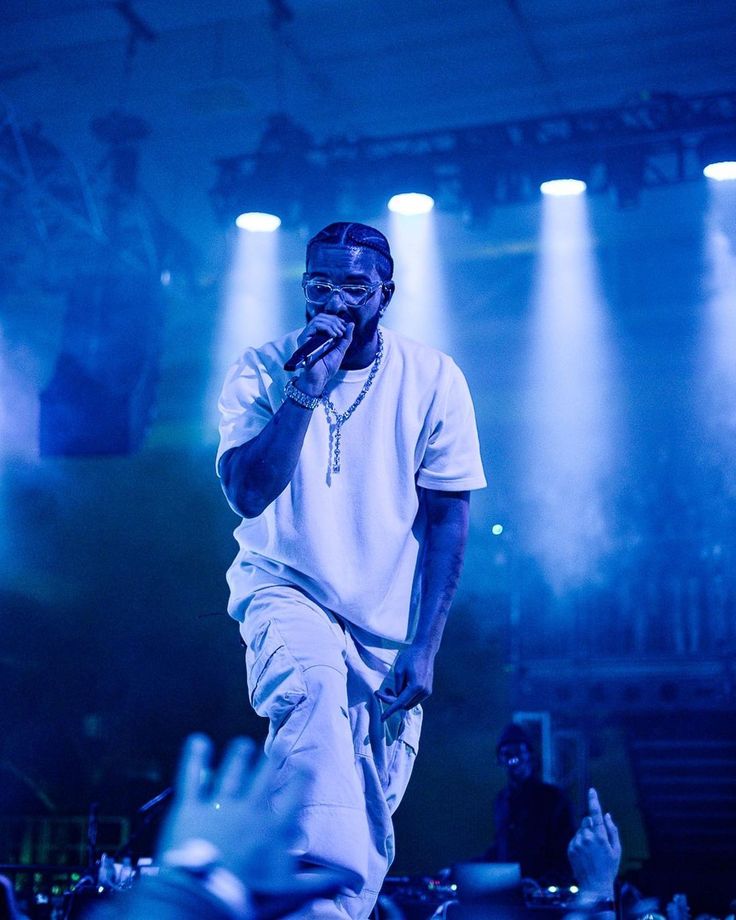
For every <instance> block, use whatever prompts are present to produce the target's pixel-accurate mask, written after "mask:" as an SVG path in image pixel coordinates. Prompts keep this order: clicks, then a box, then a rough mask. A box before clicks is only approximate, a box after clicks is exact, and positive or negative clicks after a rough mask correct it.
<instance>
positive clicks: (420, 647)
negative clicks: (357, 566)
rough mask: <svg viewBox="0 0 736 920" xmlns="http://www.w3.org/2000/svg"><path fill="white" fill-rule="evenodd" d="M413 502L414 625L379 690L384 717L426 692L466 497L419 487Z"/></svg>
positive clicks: (457, 559) (464, 526)
mask: <svg viewBox="0 0 736 920" xmlns="http://www.w3.org/2000/svg"><path fill="white" fill-rule="evenodd" d="M419 500H420V502H421V503H422V505H423V509H422V510H423V512H424V513H425V514H426V521H427V529H426V534H425V538H424V544H425V545H424V553H423V556H422V562H421V566H422V571H421V576H422V599H421V605H420V609H419V622H418V624H417V631H416V635H415V637H414V641H413V642H412V644H411V645H410V646H408V647H407V648H405V649H403V650H402V651H401V652H400V653H399V655H398V656H397V658H396V662H395V664H394V679H395V684H394V693H393V694H391V693H390V690H382V691H381V692H380V694H379V696H380V698H381V699H382V700H384V702H387V703H390V704H391V705H389V707H388V708H387V709H386V710H385V711H384V713H383V718H384V719H387V718H388V717H389V716H390V715H392V713H394V712H396V711H397V710H399V709H411V707H412V706H416V705H417V703H421V702H422V700H425V699H427V697H428V696H429V695H430V694H431V692H432V682H433V678H434V659H435V656H436V654H437V651H438V650H439V647H440V642H441V640H442V633H443V631H444V628H445V623H446V622H447V616H448V614H449V612H450V605H451V604H452V599H453V597H454V596H455V589H456V588H457V583H458V580H459V578H460V572H461V570H462V566H463V557H464V555H465V542H466V539H467V535H468V517H469V511H470V494H469V493H468V492H440V491H437V490H435V489H420V490H419Z"/></svg>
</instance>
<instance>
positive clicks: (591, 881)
mask: <svg viewBox="0 0 736 920" xmlns="http://www.w3.org/2000/svg"><path fill="white" fill-rule="evenodd" d="M567 855H568V857H569V859H570V865H571V866H572V869H573V872H574V874H575V878H576V879H577V881H578V884H579V885H580V889H581V894H583V895H587V896H590V897H594V898H605V899H608V898H613V883H614V880H615V878H616V875H617V874H618V869H619V865H620V864H621V842H620V840H619V834H618V828H617V827H616V825H615V824H614V823H613V818H612V817H611V816H610V814H608V813H606V814H605V815H604V814H603V812H602V809H601V805H600V802H599V801H598V793H597V792H596V791H595V789H590V790H588V816H587V817H585V818H583V820H582V822H581V824H580V829H579V830H578V832H577V833H576V834H575V836H574V837H573V838H572V840H571V841H570V844H569V846H568V848H567Z"/></svg>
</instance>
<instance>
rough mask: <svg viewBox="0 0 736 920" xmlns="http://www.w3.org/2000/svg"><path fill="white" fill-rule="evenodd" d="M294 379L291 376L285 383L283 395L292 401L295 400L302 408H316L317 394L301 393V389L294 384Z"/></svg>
mask: <svg viewBox="0 0 736 920" xmlns="http://www.w3.org/2000/svg"><path fill="white" fill-rule="evenodd" d="M295 380H296V377H292V378H291V380H290V381H289V382H288V383H287V384H286V389H285V390H284V396H286V397H287V398H288V399H290V400H291V401H292V402H295V403H296V404H297V405H298V406H301V407H302V409H316V408H317V406H318V405H319V403H320V398H319V396H308V395H307V394H306V393H302V391H301V390H300V389H299V388H298V387H297V386H295V385H294V381H295Z"/></svg>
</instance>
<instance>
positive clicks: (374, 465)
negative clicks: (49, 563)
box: [217, 223, 485, 920]
mask: <svg viewBox="0 0 736 920" xmlns="http://www.w3.org/2000/svg"><path fill="white" fill-rule="evenodd" d="M306 267H307V271H306V273H305V274H304V277H303V281H302V286H303V289H304V293H305V296H306V300H307V316H308V317H309V321H308V323H307V325H306V327H305V329H304V330H303V331H302V332H301V334H298V333H296V332H294V333H290V334H289V335H287V336H285V337H284V338H282V339H280V340H278V341H276V342H270V343H268V344H266V345H264V346H262V347H261V348H251V349H248V351H246V353H245V355H244V356H243V358H242V359H241V360H240V361H239V362H237V363H236V364H235V365H234V367H232V368H231V369H230V371H229V373H228V377H227V379H226V382H225V385H224V388H223V391H222V395H221V398H220V411H221V423H220V449H219V451H218V459H217V464H218V473H219V475H220V477H221V480H222V485H223V489H224V491H225V494H226V496H227V498H228V501H229V503H230V505H231V507H232V508H233V509H234V510H235V511H236V512H237V513H238V514H239V515H241V516H242V518H243V520H242V522H241V524H240V525H239V526H238V528H237V530H236V531H235V536H236V539H237V541H238V544H239V552H238V555H237V558H236V559H235V562H234V563H233V565H232V566H231V568H230V570H229V572H228V583H229V586H230V591H231V596H230V604H229V612H230V614H231V615H232V616H233V617H235V618H236V619H237V620H239V621H240V622H241V627H240V630H241V635H242V637H243V639H244V641H245V644H246V649H247V651H246V667H247V677H248V689H249V694H250V700H251V703H252V705H253V707H254V709H255V710H256V712H257V713H259V715H261V716H264V717H267V718H268V719H269V721H270V727H269V734H268V738H267V741H266V746H265V749H266V752H267V754H268V756H269V757H270V758H271V759H272V760H273V761H274V762H275V763H276V765H277V776H278V780H277V783H276V785H275V787H274V788H273V790H272V804H273V807H274V808H275V809H276V810H278V808H279V797H280V795H282V794H283V792H284V790H285V788H286V787H287V785H288V784H289V781H290V777H292V776H293V775H294V771H295V770H306V771H307V772H308V773H309V774H310V775H311V777H312V781H311V784H310V786H309V791H308V794H307V798H306V801H305V803H304V807H303V808H302V809H301V811H300V816H299V837H298V841H297V850H298V853H299V854H300V855H301V856H302V858H303V860H304V861H305V862H306V863H307V864H313V865H319V866H328V867H334V868H340V869H346V870H348V871H349V873H350V877H351V878H352V879H353V883H352V885H351V886H350V891H349V892H348V891H346V892H345V893H344V894H343V895H340V896H339V897H338V898H337V899H336V900H335V901H329V900H321V901H316V902H314V904H313V905H312V907H311V908H310V909H309V910H308V911H306V912H305V914H304V915H305V916H306V915H308V916H310V917H331V918H335V917H340V918H342V920H345V918H346V917H349V918H356V920H357V918H365V917H368V915H369V914H370V912H371V909H372V908H373V905H374V903H375V901H376V898H377V897H378V892H379V890H380V888H381V885H382V883H383V880H384V877H385V875H386V872H387V871H388V867H389V866H390V865H391V862H392V860H393V855H394V840H393V828H392V822H391V815H392V813H393V811H394V810H395V809H396V807H397V806H398V804H399V802H400V801H401V798H402V796H403V794H404V790H405V789H406V785H407V782H408V780H409V776H410V773H411V769H412V766H413V761H414V757H415V755H416V751H417V744H418V738H419V730H420V725H421V717H422V711H421V707H420V705H419V704H420V703H421V702H422V701H423V700H425V699H426V698H427V697H428V696H429V695H430V693H431V690H432V677H433V670H434V659H435V655H436V654H437V650H438V648H439V645H440V640H441V637H442V632H443V629H444V626H445V621H446V619H447V615H448V612H449V609H450V604H451V602H452V598H453V595H454V593H455V588H456V585H457V581H458V578H459V576H460V570H461V567H462V560H463V555H464V551H465V540H466V535H467V529H468V512H469V492H470V490H472V489H479V488H482V487H483V486H485V478H484V475H483V469H482V466H481V461H480V452H479V447H478V435H477V430H476V424H475V415H474V411H473V405H472V402H471V399H470V394H469V392H468V388H467V384H466V382H465V379H464V377H463V375H462V373H461V372H460V370H459V369H458V368H457V366H456V365H455V363H454V362H453V361H452V359H451V358H449V357H448V356H447V355H444V354H442V353H441V352H439V351H437V350H435V349H433V348H429V347H427V346H425V345H421V344H419V343H417V342H413V341H411V340H409V339H407V338H405V337H403V336H401V335H398V334H397V333H395V332H392V331H391V330H389V329H384V328H383V327H382V326H380V325H379V323H380V320H381V317H382V316H383V314H384V312H385V310H386V308H387V307H388V305H389V302H390V301H391V298H392V296H393V293H394V282H393V280H392V275H393V260H392V258H391V252H390V249H389V244H388V241H387V240H386V238H385V236H383V234H382V233H380V232H379V231H378V230H374V229H373V228H372V227H368V226H365V225H364V224H357V223H336V224H330V225H329V226H328V227H325V228H324V229H323V230H321V231H320V232H319V233H318V234H317V235H316V236H315V237H313V238H312V239H311V240H310V241H309V243H308V244H307V265H306ZM320 334H321V335H329V336H331V337H333V338H334V347H333V348H332V350H331V351H328V352H327V353H326V354H325V355H324V356H323V357H322V358H320V359H319V360H317V361H316V363H314V364H313V365H312V366H308V367H306V368H305V369H303V370H302V371H301V373H299V374H298V375H297V376H293V375H292V374H289V373H287V372H286V371H285V370H284V364H285V363H286V362H287V361H288V359H289V357H290V356H291V355H292V353H293V352H294V350H295V349H296V348H297V346H298V345H301V344H303V343H304V342H306V341H307V340H309V339H310V338H311V337H313V336H319V335H320Z"/></svg>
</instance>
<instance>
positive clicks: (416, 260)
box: [384, 211, 452, 352]
mask: <svg viewBox="0 0 736 920" xmlns="http://www.w3.org/2000/svg"><path fill="white" fill-rule="evenodd" d="M436 220H437V214H436V212H430V213H424V214H413V215H407V214H399V213H397V212H396V211H393V212H392V213H391V215H390V217H389V238H390V239H391V249H392V251H393V255H394V263H395V265H396V296H395V297H394V299H393V300H392V301H391V304H390V305H389V308H388V311H387V312H386V316H385V318H384V321H385V323H386V325H387V326H390V327H391V328H392V329H396V331H397V332H401V333H402V334H403V335H407V336H409V337H410V338H412V339H418V340H419V341H420V342H425V343H426V344H427V345H433V346H434V347H435V348H439V349H441V350H442V351H450V352H451V351H452V348H451V343H450V340H449V335H448V329H447V302H448V301H447V296H446V294H445V280H444V272H443V263H442V251H441V250H440V247H439V244H438V242H437V228H436V223H435V222H436Z"/></svg>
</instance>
